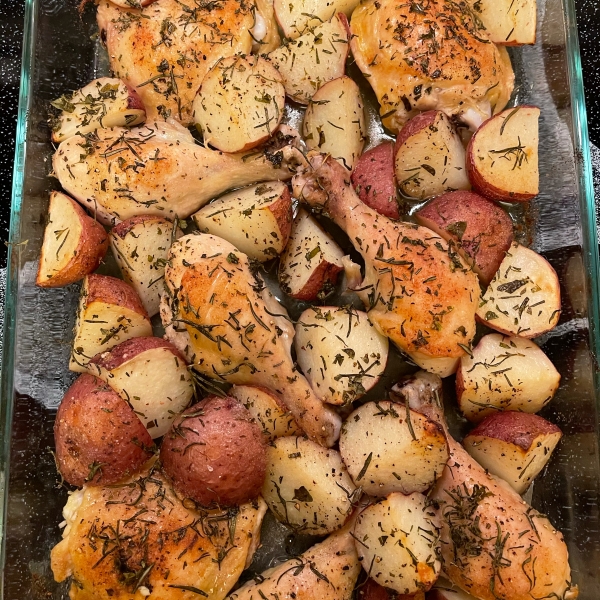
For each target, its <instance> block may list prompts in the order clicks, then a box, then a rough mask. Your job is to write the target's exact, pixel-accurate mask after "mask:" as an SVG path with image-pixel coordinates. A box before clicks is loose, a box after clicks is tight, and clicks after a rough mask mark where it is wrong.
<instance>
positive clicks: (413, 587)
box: [354, 493, 441, 594]
mask: <svg viewBox="0 0 600 600" xmlns="http://www.w3.org/2000/svg"><path fill="white" fill-rule="evenodd" d="M439 529H440V522H439V516H438V515H437V513H436V511H435V510H434V508H433V507H432V506H431V505H430V503H429V501H428V500H427V498H426V497H425V496H423V495H422V494H418V493H414V494H410V495H409V496H404V495H403V494H399V493H395V494H390V495H389V496H388V497H387V498H386V499H385V500H382V501H381V502H378V503H377V504H372V505H371V506H369V507H368V508H366V509H365V510H363V512H362V513H360V515H359V516H358V519H357V520H356V525H355V527H354V539H355V540H356V549H357V550H358V558H359V560H360V562H361V563H362V566H363V569H365V571H367V572H368V573H369V574H370V576H371V577H372V578H373V579H374V580H375V581H376V582H377V583H379V584H380V585H382V586H384V587H387V588H391V589H393V590H395V591H396V592H400V593H401V594H415V593H417V592H419V591H422V590H428V589H429V588H431V586H432V585H433V584H434V583H435V581H436V579H437V578H438V575H439V573H440V570H441V563H440V561H439V560H438V558H437V557H438V556H439V554H440V551H441V548H440V542H439V536H438V531H439Z"/></svg>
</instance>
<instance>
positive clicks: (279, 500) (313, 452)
mask: <svg viewBox="0 0 600 600" xmlns="http://www.w3.org/2000/svg"><path fill="white" fill-rule="evenodd" d="M354 491H355V487H354V484H353V483H352V479H350V475H348V472H347V471H346V467H345V466H344V463H343V462H342V459H341V457H340V454H339V452H336V451H335V450H331V449H327V448H323V446H319V444H316V443H315V442H312V441H310V440H308V439H305V438H301V437H282V438H278V439H276V440H275V441H274V442H273V445H272V446H270V447H269V448H268V451H267V474H266V476H265V482H264V484H263V489H262V497H263V498H264V499H265V501H266V503H267V504H268V505H269V508H270V509H271V510H272V511H273V514H274V515H275V517H276V518H277V519H278V520H279V521H281V522H282V523H285V524H286V525H288V526H289V527H291V528H292V529H293V530H294V531H297V532H302V533H306V534H313V535H321V534H325V533H331V532H332V531H335V530H336V529H339V528H340V527H341V526H342V525H343V524H344V523H345V522H346V520H347V518H348V516H349V515H350V512H351V511H352V495H353V493H354Z"/></svg>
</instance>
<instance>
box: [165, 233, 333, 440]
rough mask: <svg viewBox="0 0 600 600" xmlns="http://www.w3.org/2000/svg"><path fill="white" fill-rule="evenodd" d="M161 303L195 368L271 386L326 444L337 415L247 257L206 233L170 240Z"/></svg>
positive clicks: (171, 335) (170, 330) (171, 332)
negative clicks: (298, 365) (315, 386)
mask: <svg viewBox="0 0 600 600" xmlns="http://www.w3.org/2000/svg"><path fill="white" fill-rule="evenodd" d="M165 285H166V289H167V293H166V294H165V295H164V296H163V298H162V300H161V318H162V321H163V324H164V326H165V331H166V337H167V338H168V339H169V340H170V341H172V342H173V343H174V344H175V345H176V346H177V347H178V348H179V349H180V350H181V351H182V352H184V353H185V355H186V356H187V358H188V360H189V362H190V363H191V364H192V365H193V367H194V369H196V370H197V371H198V372H200V373H202V374H203V375H206V376H208V377H212V378H213V379H217V380H220V381H227V382H229V383H236V384H252V385H259V386H264V387H267V388H270V389H271V390H273V391H275V392H276V393H277V394H278V395H279V396H280V397H281V399H282V400H283V402H284V403H285V405H286V406H287V408H288V409H289V410H290V411H291V413H292V415H293V416H294V418H295V420H296V422H297V423H298V425H299V426H300V427H302V429H303V430H304V431H305V432H306V434H307V435H308V436H309V437H310V438H311V439H312V440H314V441H316V442H318V443H320V444H322V445H324V446H332V445H333V444H334V443H335V441H336V440H337V438H338V437H339V433H340V427H341V420H340V417H339V415H338V414H337V413H335V412H334V411H333V410H332V409H330V408H327V407H325V406H324V405H323V403H322V402H321V401H320V400H319V399H318V398H317V397H316V396H315V394H314V392H313V391H312V389H311V387H310V385H309V384H308V382H307V381H306V379H305V378H304V377H303V376H302V374H300V373H299V372H297V371H296V369H295V367H294V363H293V362H292V356H291V344H292V340H293V336H294V327H293V326H292V324H291V323H290V322H289V320H288V319H287V316H286V315H285V314H284V313H285V310H284V309H283V308H282V307H281V306H280V305H279V303H278V302H277V301H276V300H275V299H274V298H273V296H271V294H270V293H269V291H268V290H267V289H266V288H265V286H264V284H263V283H262V281H261V280H260V279H259V278H258V277H255V276H254V275H253V274H252V272H251V270H250V265H249V262H248V257H247V256H246V255H245V254H244V253H242V252H240V251H239V250H237V248H235V246H233V245H231V244H230V243H229V242H226V241H225V240H223V239H221V238H218V237H216V236H213V235H208V234H196V235H194V234H192V235H187V236H184V237H182V238H180V239H179V240H177V241H176V242H175V243H174V244H173V246H172V247H171V250H170V252H169V260H168V263H167V266H166V268H165Z"/></svg>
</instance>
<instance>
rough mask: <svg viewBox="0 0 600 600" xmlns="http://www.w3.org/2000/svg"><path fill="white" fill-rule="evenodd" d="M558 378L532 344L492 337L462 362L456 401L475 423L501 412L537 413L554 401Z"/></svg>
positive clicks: (497, 335)
mask: <svg viewBox="0 0 600 600" xmlns="http://www.w3.org/2000/svg"><path fill="white" fill-rule="evenodd" d="M559 383H560V374H559V372H558V371H557V370H556V368H555V367H554V365H553V364H552V362H551V361H550V359H549V358H548V357H547V356H546V355H545V354H544V352H542V350H541V349H540V348H539V347H538V346H537V345H536V344H534V343H533V342H532V341H531V340H526V339H523V338H519V337H508V336H504V335H500V334H499V333H492V334H490V335H486V336H484V337H482V338H481V340H480V341H479V344H477V346H476V347H475V348H473V351H472V356H465V357H463V358H462V359H461V365H460V369H459V371H458V373H457V376H456V397H457V399H458V405H459V408H460V410H461V412H462V413H463V415H464V416H465V417H466V418H467V419H469V421H472V422H474V423H478V422H479V421H481V420H483V419H485V418H486V417H489V416H490V415H493V414H495V413H498V412H500V411H520V412H525V413H536V412H538V411H540V410H541V409H542V408H543V407H544V406H545V405H546V404H547V403H548V402H550V400H551V399H552V398H553V396H554V394H555V393H556V390H557V389H558V385H559Z"/></svg>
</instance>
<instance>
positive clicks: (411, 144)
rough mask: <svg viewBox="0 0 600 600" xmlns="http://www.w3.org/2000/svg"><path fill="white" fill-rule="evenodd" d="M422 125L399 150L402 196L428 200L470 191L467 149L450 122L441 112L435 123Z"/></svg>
mask: <svg viewBox="0 0 600 600" xmlns="http://www.w3.org/2000/svg"><path fill="white" fill-rule="evenodd" d="M416 118H417V119H421V116H419V117H416ZM422 124H423V126H422V127H421V128H419V129H418V130H416V131H413V132H412V133H411V135H409V137H408V138H406V139H405V140H404V141H403V142H402V143H401V144H400V145H399V146H398V145H397V148H396V159H395V169H396V181H397V182H398V188H399V189H400V192H401V193H402V194H403V195H404V196H408V197H409V198H418V199H425V198H431V197H432V196H438V195H439V194H443V193H444V192H446V191H448V190H468V189H470V187H471V184H470V183H469V178H468V176H467V170H466V160H465V157H466V154H465V149H464V147H463V145H462V141H461V139H460V136H459V135H458V133H457V132H456V130H455V129H454V127H453V125H452V123H451V121H450V119H449V118H448V117H447V116H446V115H445V114H444V113H442V112H439V111H438V112H437V115H436V116H435V118H434V119H432V121H431V122H427V120H426V119H423V123H422ZM409 125H410V122H409ZM409 125H406V126H405V127H408V126H409ZM401 135H402V132H401V133H400V134H399V136H398V139H400V136H401Z"/></svg>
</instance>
